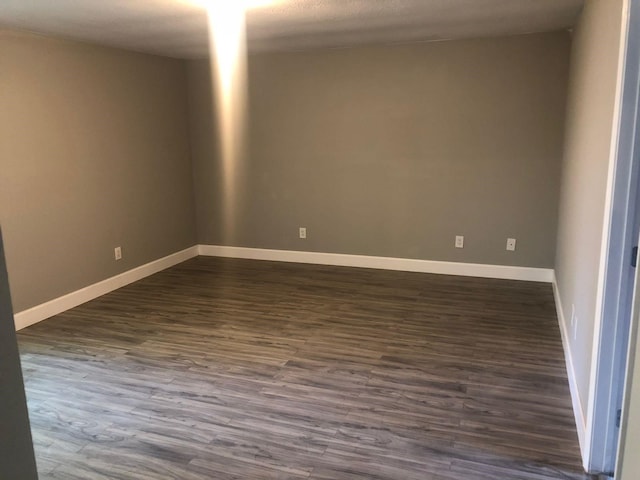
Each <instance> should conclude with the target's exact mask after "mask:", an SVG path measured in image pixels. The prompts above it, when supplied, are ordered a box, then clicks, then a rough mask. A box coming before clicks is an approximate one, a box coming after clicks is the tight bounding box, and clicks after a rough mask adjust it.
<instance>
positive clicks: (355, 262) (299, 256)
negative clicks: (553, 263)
mask: <svg viewBox="0 0 640 480" xmlns="http://www.w3.org/2000/svg"><path fill="white" fill-rule="evenodd" d="M198 253H199V254H200V255H204V256H210V257H228V258H246V259H252V260H271V261H276V262H292V263H312V264H317V265H336V266H342V267H360V268H377V269H381V270H401V271H405V272H420V273H438V274H444V275H461V276H465V277H484V278H501V279H506V280H527V281H533V282H547V283H551V282H552V281H553V270H552V269H547V268H532V267H511V266H505V265H485V264H479V263H458V262H440V261H435V260H416V259H411V258H393V257H373V256H368V255H347V254H342V253H324V252H303V251H294V250H269V249H264V248H247V247H227V246H221V245H199V246H198Z"/></svg>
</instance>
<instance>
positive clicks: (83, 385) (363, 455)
mask: <svg viewBox="0 0 640 480" xmlns="http://www.w3.org/2000/svg"><path fill="white" fill-rule="evenodd" d="M18 339H19V344H20V350H21V359H22V364H23V371H24V376H25V388H26V391H27V397H28V405H29V411H30V415H31V423H32V430H33V436H34V445H35V451H36V458H37V461H38V468H39V474H40V478H41V479H43V480H52V479H56V480H62V479H64V480H75V479H83V480H86V479H91V480H93V479H96V480H102V479H134V480H135V479H145V480H156V479H180V480H204V479H216V480H227V479H249V478H250V479H292V480H300V479H313V480H328V479H331V480H341V479H351V480H355V479H358V480H360V479H367V480H372V479H385V480H396V479H397V480H411V479H420V480H483V479H489V478H490V479H492V480H495V479H509V480H556V479H557V480H559V479H563V480H566V479H571V480H580V479H582V480H584V479H587V478H589V477H588V476H586V475H585V474H584V473H583V472H582V470H581V466H580V458H579V448H578V443H577V435H576V431H575V425H574V421H573V416H572V411H571V400H570V397H569V389H568V385H567V378H566V372H565V367H564V359H563V352H562V344H561V340H560V333H559V330H558V325H557V319H556V316H555V307H554V304H553V294H552V291H551V287H550V286H549V285H548V284H542V283H534V282H516V281H505V280H491V279H478V278H464V277H453V276H444V275H428V274H419V273H408V272H391V271H380V270H370V269H354V268H343V267H329V266H318V265H303V264H286V263H274V262H263V261H250V260H234V259H218V258H204V257H198V258H195V259H192V260H189V261H187V262H185V263H183V264H180V265H178V266H176V267H173V268H171V269H168V270H166V271H164V272H161V273H159V274H157V275H153V276H151V277H149V278H146V279H144V280H142V281H140V282H136V283H134V284H131V285H129V286H127V287H124V288H122V289H120V290H118V291H115V292H112V293H110V294H108V295H105V296H103V297H101V298H99V299H96V300H94V301H92V302H89V303H87V304H85V305H82V306H80V307H77V308H75V309H73V310H70V311H68V312H65V313H63V314H61V315H58V316H56V317H55V318H52V319H51V320H48V321H46V322H42V323H40V324H37V325H34V326H32V327H29V328H27V329H25V330H22V331H21V332H20V333H19V335H18Z"/></svg>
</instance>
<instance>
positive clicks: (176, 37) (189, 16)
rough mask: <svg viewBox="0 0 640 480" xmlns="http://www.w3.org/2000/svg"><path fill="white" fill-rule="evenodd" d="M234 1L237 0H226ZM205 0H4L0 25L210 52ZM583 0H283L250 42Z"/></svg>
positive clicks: (543, 24)
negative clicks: (203, 2)
mask: <svg viewBox="0 0 640 480" xmlns="http://www.w3.org/2000/svg"><path fill="white" fill-rule="evenodd" d="M227 1H230V2H233V1H237V0H227ZM201 4H202V0H0V26H4V27H9V28H19V29H25V30H31V31H34V32H39V33H44V34H51V35H56V36H62V37H65V38H71V39H77V40H82V41H88V42H92V43H98V44H102V45H109V46H115V47H121V48H126V49H130V50H136V51H141V52H148V53H155V54H160V55H166V56H171V57H178V58H196V57H204V56H206V55H207V52H208V32H207V18H206V12H205V10H204V8H203V7H202V6H201ZM582 4H583V0H279V3H276V4H274V5H272V6H269V7H262V8H258V9H254V10H251V11H250V12H249V14H248V17H247V26H248V36H249V46H250V49H251V50H298V49H307V48H318V47H345V46H352V45H364V44H380V43H403V42H413V41H429V40H442V39H452V38H470V37H486V36H499V35H511V34H520V33H530V32H542V31H553V30H560V29H565V28H569V27H571V26H572V25H573V24H574V22H575V20H576V18H577V16H578V14H579V12H580V9H581V7H582Z"/></svg>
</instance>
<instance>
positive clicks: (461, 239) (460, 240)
mask: <svg viewBox="0 0 640 480" xmlns="http://www.w3.org/2000/svg"><path fill="white" fill-rule="evenodd" d="M456 248H464V237H463V236H462V235H456Z"/></svg>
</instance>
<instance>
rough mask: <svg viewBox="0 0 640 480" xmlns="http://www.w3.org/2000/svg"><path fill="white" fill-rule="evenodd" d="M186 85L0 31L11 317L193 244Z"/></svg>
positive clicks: (143, 66)
mask: <svg viewBox="0 0 640 480" xmlns="http://www.w3.org/2000/svg"><path fill="white" fill-rule="evenodd" d="M186 81H187V79H186V72H185V66H184V63H183V62H180V61H177V60H170V59H166V58H161V57H155V56H150V55H141V54H136V53H129V52H124V51H120V50H115V49H108V48H102V47H95V46H89V45H84V44H79V43H74V42H67V41H62V40H54V39H51V38H46V37H40V36H36V35H31V34H25V33H17V32H11V31H0V223H1V224H2V229H3V232H4V235H5V248H6V255H7V263H8V270H9V279H10V283H11V289H12V296H13V303H14V309H15V311H16V312H18V311H21V310H24V309H26V308H29V307H31V306H34V305H37V304H40V303H42V302H45V301H47V300H50V299H53V298H55V297H58V296H61V295H63V294H65V293H68V292H70V291H74V290H76V289H79V288H82V287H85V286H87V285H89V284H92V283H94V282H97V281H100V280H103V279H105V278H108V277H110V276H113V275H115V274H118V273H120V272H123V271H125V270H129V269H131V268H133V267H136V266H138V265H141V264H144V263H146V262H149V261H151V260H155V259H157V258H160V257H162V256H165V255H168V254H170V253H173V252H176V251H179V250H181V249H184V248H186V247H189V246H191V245H193V244H194V243H195V220H194V214H193V196H192V181H191V164H190V158H189V156H190V152H189V137H188V114H187V110H188V106H187V93H186V92H187V87H186ZM117 245H121V246H122V249H123V255H124V258H123V260H121V261H119V262H115V261H114V258H113V249H114V247H115V246H117Z"/></svg>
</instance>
